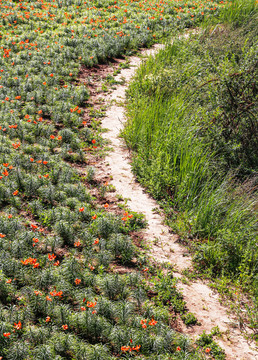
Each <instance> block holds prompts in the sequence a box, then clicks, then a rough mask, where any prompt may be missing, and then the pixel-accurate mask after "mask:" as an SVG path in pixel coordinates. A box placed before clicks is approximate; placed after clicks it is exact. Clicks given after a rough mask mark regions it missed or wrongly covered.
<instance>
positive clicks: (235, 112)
mask: <svg viewBox="0 0 258 360" xmlns="http://www.w3.org/2000/svg"><path fill="white" fill-rule="evenodd" d="M236 3H237V2H235V3H233V4H232V6H231V8H230V9H231V10H230V11H231V12H232V13H230V14H231V15H230V16H228V15H227V16H228V17H227V18H228V22H229V23H231V24H230V25H226V24H223V25H221V26H220V27H218V26H217V27H215V28H214V26H213V27H210V28H206V30H205V31H203V32H202V33H201V34H200V35H198V36H195V37H192V38H190V39H188V40H185V39H181V40H175V41H174V42H173V44H172V45H170V44H168V45H167V46H166V48H165V49H164V50H161V51H159V53H158V54H157V55H156V56H155V58H150V59H148V60H147V61H146V63H144V65H143V66H142V67H141V68H140V69H139V71H138V72H137V74H136V77H135V79H134V81H133V82H132V84H131V86H130V89H129V92H128V106H127V108H128V123H127V125H126V128H125V130H124V137H125V140H126V142H127V144H128V146H129V147H130V148H131V149H133V150H134V158H133V159H134V160H133V167H134V171H135V173H136V174H137V176H138V178H139V179H140V181H141V182H142V183H143V184H144V185H146V187H147V188H148V189H149V191H150V192H151V193H152V194H153V195H154V196H155V197H156V198H157V199H160V200H162V201H165V202H166V203H167V204H170V208H172V209H170V210H169V212H170V217H169V218H168V222H169V224H170V225H171V226H172V227H173V228H174V229H175V230H177V231H179V232H181V233H182V234H183V235H184V236H186V235H188V236H189V237H190V238H193V237H195V238H199V241H198V242H196V245H195V250H196V252H195V260H196V263H197V264H198V265H199V266H201V267H202V268H203V269H205V268H206V269H207V268H209V269H210V270H211V273H212V274H213V276H220V275H225V276H228V277H230V278H231V279H234V280H236V279H238V280H239V281H240V283H241V284H242V285H243V286H245V287H246V288H248V289H249V290H250V291H251V292H254V291H255V289H257V281H258V275H257V261H258V253H257V248H256V225H257V223H256V219H257V194H256V183H257V175H256V174H257V169H258V163H257V158H258V153H257V148H258V147H257V145H258V144H257V133H258V129H257V123H256V118H257V113H256V108H255V103H256V101H257V94H256V90H255V89H257V82H256V80H255V75H256V70H255V64H256V61H257V59H256V55H255V48H256V46H257V30H256V28H255V22H256V16H257V7H256V8H254V7H253V6H251V5H252V4H253V1H252V2H247V4H246V5H244V4H243V3H242V2H240V3H241V4H242V5H241V4H238V5H239V6H237V5H236ZM251 3H252V4H251ZM248 4H249V5H248ZM240 5H241V6H240ZM247 5H248V6H247ZM236 8H237V9H236ZM236 11H238V12H237V13H236ZM228 12H229V10H225V14H228ZM247 12H248V14H249V15H250V17H249V18H248V19H247V18H246V14H247ZM223 14H224V12H223V13H222V15H221V18H223V16H224V15H223ZM243 14H244V15H243ZM225 16H226V15H225ZM243 16H244V17H245V20H246V21H245V22H243V21H242V17H243ZM238 20H239V21H238ZM166 208H168V207H167V205H166Z"/></svg>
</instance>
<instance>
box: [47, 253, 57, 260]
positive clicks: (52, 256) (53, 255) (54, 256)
mask: <svg viewBox="0 0 258 360" xmlns="http://www.w3.org/2000/svg"><path fill="white" fill-rule="evenodd" d="M55 258H56V255H55V254H52V255H51V254H48V259H49V261H53V260H55Z"/></svg>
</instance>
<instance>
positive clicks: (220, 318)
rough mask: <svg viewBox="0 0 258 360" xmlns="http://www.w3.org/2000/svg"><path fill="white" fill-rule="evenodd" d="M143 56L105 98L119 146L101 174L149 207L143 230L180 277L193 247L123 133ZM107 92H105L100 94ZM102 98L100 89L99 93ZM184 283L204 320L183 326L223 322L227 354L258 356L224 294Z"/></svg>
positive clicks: (245, 358)
mask: <svg viewBox="0 0 258 360" xmlns="http://www.w3.org/2000/svg"><path fill="white" fill-rule="evenodd" d="M160 47H161V45H156V46H154V47H153V48H152V49H148V50H144V51H142V55H144V56H145V55H146V56H148V55H154V54H155V52H156V51H158V49H159V48H160ZM141 62H142V59H141V58H139V57H136V56H133V57H131V58H130V68H129V69H122V70H121V73H120V74H119V75H118V76H117V77H116V80H120V79H122V78H124V79H125V80H126V81H125V84H124V85H118V86H117V87H116V90H114V91H112V93H110V94H107V95H106V97H105V104H106V105H108V104H109V107H108V110H107V112H106V117H105V118H104V119H103V120H102V127H103V128H105V129H108V130H109V131H108V132H107V133H104V134H103V137H104V138H106V139H108V140H109V141H110V142H111V146H112V147H113V149H114V151H111V152H110V153H109V155H108V156H107V157H106V158H105V160H103V161H101V162H100V163H98V166H97V167H98V172H97V176H98V178H105V176H107V174H108V175H109V176H110V177H111V178H112V180H111V184H112V185H114V186H115V188H116V193H117V194H120V195H122V196H123V198H126V199H127V205H128V207H129V208H130V209H131V210H132V211H136V212H140V213H143V214H144V215H145V217H146V219H147V221H148V228H147V229H146V230H144V231H142V235H143V236H144V238H145V240H146V241H147V243H149V245H150V247H151V250H150V252H151V256H152V257H153V258H154V259H155V261H159V262H169V263H171V264H173V265H174V266H175V269H176V271H175V276H177V277H179V278H180V271H182V270H184V269H187V268H189V267H191V257H190V255H189V254H188V252H187V250H186V249H185V248H184V247H183V246H181V245H180V244H179V243H178V242H177V240H178V236H177V235H174V234H172V233H171V232H170V231H169V228H168V227H167V226H165V225H164V224H163V223H164V216H163V215H162V212H159V211H157V209H159V210H160V208H159V206H158V204H157V203H156V201H155V200H153V199H152V198H151V197H150V196H149V195H148V194H147V193H146V192H145V191H144V189H143V188H142V187H141V186H140V185H139V183H137V181H136V180H135V177H134V175H133V174H132V171H131V165H130V153H129V152H128V150H127V149H126V146H125V144H124V142H123V140H122V139H121V138H120V137H119V134H120V131H121V130H122V128H123V124H124V123H125V121H126V118H125V115H124V108H123V107H121V106H118V105H117V102H119V101H124V100H125V91H126V89H127V84H128V82H129V81H130V80H131V79H132V77H133V75H134V73H135V70H136V68H137V67H138V66H139V65H140V64H141ZM99 96H100V97H103V93H102V94H101V95H99ZM95 98H96V99H97V98H98V95H96V97H95ZM178 287H179V289H180V290H181V292H182V293H183V296H184V300H185V301H186V304H187V308H188V310H189V311H190V312H192V313H194V314H195V316H196V317H197V319H198V321H199V322H200V323H201V325H199V326H193V327H188V328H187V327H186V326H184V325H183V328H182V330H183V332H184V333H188V334H190V335H191V336H192V337H193V338H196V337H197V336H198V335H200V334H201V333H202V332H203V331H204V330H205V331H206V332H210V331H211V329H212V328H213V327H214V326H218V327H219V329H220V330H221V332H222V333H223V336H222V338H219V339H217V342H218V344H219V345H220V346H221V347H222V348H223V349H224V350H225V352H226V354H227V359H232V360H233V359H234V360H240V359H241V360H254V359H258V352H257V351H256V350H255V345H254V343H252V344H251V343H250V342H248V341H247V340H246V339H245V338H244V337H243V335H242V334H241V332H240V330H239V326H238V324H237V321H236V318H235V317H234V316H233V315H232V314H231V315H229V314H228V311H227V308H225V307H223V306H222V305H221V304H220V301H219V296H218V294H216V293H215V292H214V291H212V290H211V289H210V288H209V287H208V286H207V285H206V284H205V283H204V282H201V281H200V280H198V281H194V282H192V283H191V284H190V285H186V284H183V283H180V282H179V285H178Z"/></svg>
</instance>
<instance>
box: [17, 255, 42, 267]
mask: <svg viewBox="0 0 258 360" xmlns="http://www.w3.org/2000/svg"><path fill="white" fill-rule="evenodd" d="M37 261H38V260H37V259H33V258H31V257H29V258H28V259H25V260H21V263H22V264H23V265H33V267H34V268H38V267H39V263H38V262H37Z"/></svg>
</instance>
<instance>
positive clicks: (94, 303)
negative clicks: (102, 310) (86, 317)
mask: <svg viewBox="0 0 258 360" xmlns="http://www.w3.org/2000/svg"><path fill="white" fill-rule="evenodd" d="M96 305H97V303H96V302H91V301H87V307H88V308H94V307H95V306H96Z"/></svg>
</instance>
